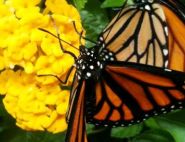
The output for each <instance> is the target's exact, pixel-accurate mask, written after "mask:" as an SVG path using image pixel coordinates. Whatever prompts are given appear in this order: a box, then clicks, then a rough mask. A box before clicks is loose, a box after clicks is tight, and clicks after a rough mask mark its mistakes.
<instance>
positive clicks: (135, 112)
mask: <svg viewBox="0 0 185 142" xmlns="http://www.w3.org/2000/svg"><path fill="white" fill-rule="evenodd" d="M65 52H66V53H68V54H71V55H72V56H75V55H73V54H72V53H70V52H68V51H65ZM74 58H75V65H76V73H75V77H74V80H73V84H72V90H71V96H70V104H69V109H68V113H67V121H68V130H67V135H66V142H87V141H88V140H87V136H86V128H85V123H86V122H88V123H93V124H96V125H101V126H129V125H132V124H135V123H139V122H141V121H143V120H145V119H146V118H148V117H151V116H154V115H158V114H161V113H167V112H169V111H172V110H174V109H178V108H184V106H185V7H184V6H183V5H182V4H181V3H180V2H179V1H178V0H136V2H135V4H134V5H131V6H127V7H125V8H122V9H121V10H120V11H119V12H118V14H117V15H116V16H115V18H113V20H112V21H111V22H110V23H109V24H108V26H107V27H106V28H105V30H104V31H103V32H102V33H101V34H100V37H99V40H98V42H97V44H96V46H94V47H92V48H90V49H87V48H84V47H81V48H80V56H79V57H74Z"/></svg>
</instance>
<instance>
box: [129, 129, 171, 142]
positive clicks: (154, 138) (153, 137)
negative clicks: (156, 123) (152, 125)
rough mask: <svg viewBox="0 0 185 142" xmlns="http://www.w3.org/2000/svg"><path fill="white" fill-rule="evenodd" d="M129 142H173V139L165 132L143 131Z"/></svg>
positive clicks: (157, 130)
mask: <svg viewBox="0 0 185 142" xmlns="http://www.w3.org/2000/svg"><path fill="white" fill-rule="evenodd" d="M131 142H175V141H174V139H173V137H172V136H171V135H170V134H169V133H168V132H166V131H163V130H160V129H156V130H149V131H145V132H144V133H143V134H141V135H139V136H137V137H135V138H134V139H133V140H132V141H131Z"/></svg>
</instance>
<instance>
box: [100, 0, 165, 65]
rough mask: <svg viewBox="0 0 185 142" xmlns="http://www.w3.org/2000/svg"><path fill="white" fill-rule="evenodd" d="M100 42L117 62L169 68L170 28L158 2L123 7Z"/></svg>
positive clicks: (106, 29)
mask: <svg viewBox="0 0 185 142" xmlns="http://www.w3.org/2000/svg"><path fill="white" fill-rule="evenodd" d="M100 42H102V44H103V46H104V47H105V48H106V49H108V50H109V51H112V52H113V53H114V55H115V57H116V59H117V60H118V61H126V62H137V63H141V64H148V65H153V66H158V67H167V60H168V39H167V26H166V21H165V15H164V12H163V10H162V8H161V6H160V4H159V3H157V2H154V3H152V4H149V3H148V4H146V3H142V4H140V5H137V4H135V5H131V6H128V7H126V8H123V9H122V10H121V11H120V12H119V13H118V14H117V15H116V16H115V18H113V20H112V21H111V22H110V24H108V26H107V27H106V28H105V30H104V31H103V33H102V35H101V36H100Z"/></svg>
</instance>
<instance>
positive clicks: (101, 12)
mask: <svg viewBox="0 0 185 142" xmlns="http://www.w3.org/2000/svg"><path fill="white" fill-rule="evenodd" d="M181 1H182V2H183V3H184V4H185V0H181ZM69 2H70V3H72V4H73V5H75V6H76V7H77V8H78V10H79V11H80V13H81V16H82V21H83V26H84V28H85V30H86V36H87V37H88V38H90V39H92V40H94V41H96V39H97V36H98V34H99V33H101V31H102V29H103V28H104V27H105V25H106V24H107V23H108V22H109V21H110V20H111V18H112V17H113V15H114V14H115V13H116V11H115V10H113V8H116V7H119V6H121V5H122V4H123V3H124V2H125V0H70V1H69ZM128 3H132V0H128ZM87 46H92V45H91V44H90V43H87ZM87 131H88V138H89V142H185V110H178V111H175V112H172V113H169V114H166V115H161V116H157V117H153V118H150V119H148V120H146V121H145V122H143V123H140V124H137V125H133V126H130V127H126V128H123V127H118V128H112V129H111V128H100V127H99V128H98V127H95V126H93V125H88V127H87ZM64 137H65V132H63V133H58V134H51V133H48V132H26V131H24V130H21V129H20V128H18V127H16V126H15V120H14V119H13V118H12V117H11V116H10V115H9V114H7V112H6V110H5V109H4V106H3V104H2V97H1V96H0V142H64Z"/></svg>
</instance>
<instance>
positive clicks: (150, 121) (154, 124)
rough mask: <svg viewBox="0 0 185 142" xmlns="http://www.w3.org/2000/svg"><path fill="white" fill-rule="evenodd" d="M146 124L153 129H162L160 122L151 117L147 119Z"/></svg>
mask: <svg viewBox="0 0 185 142" xmlns="http://www.w3.org/2000/svg"><path fill="white" fill-rule="evenodd" d="M144 124H145V126H146V127H149V128H151V129H160V126H159V124H158V123H157V122H156V120H155V119H154V118H150V119H148V120H146V121H144Z"/></svg>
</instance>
